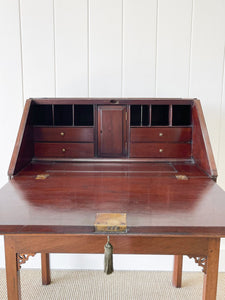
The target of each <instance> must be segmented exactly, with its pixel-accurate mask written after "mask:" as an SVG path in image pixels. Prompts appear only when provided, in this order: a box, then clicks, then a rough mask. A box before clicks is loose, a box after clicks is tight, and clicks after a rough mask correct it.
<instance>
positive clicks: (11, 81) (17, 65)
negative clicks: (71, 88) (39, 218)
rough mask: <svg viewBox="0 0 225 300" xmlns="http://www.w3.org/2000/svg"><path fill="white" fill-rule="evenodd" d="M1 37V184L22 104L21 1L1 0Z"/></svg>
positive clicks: (4, 181)
mask: <svg viewBox="0 0 225 300" xmlns="http://www.w3.org/2000/svg"><path fill="white" fill-rule="evenodd" d="M0 37H1V47H0V104H1V106H0V137H1V147H0V166H1V167H0V187H1V186H2V185H3V184H4V183H6V182H7V170H8V166H9V162H10V159H11V154H12V150H13V147H14V143H15V138H16V134H17V130H18V127H19V122H20V118H21V113H22V108H23V100H22V74H21V51H20V50H21V49H20V25H19V8H18V1H8V0H1V1H0ZM0 256H1V255H0Z"/></svg>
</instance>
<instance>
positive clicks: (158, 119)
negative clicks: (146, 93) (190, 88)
mask: <svg viewBox="0 0 225 300" xmlns="http://www.w3.org/2000/svg"><path fill="white" fill-rule="evenodd" d="M151 125H152V126H168V125H169V105H152V107H151Z"/></svg>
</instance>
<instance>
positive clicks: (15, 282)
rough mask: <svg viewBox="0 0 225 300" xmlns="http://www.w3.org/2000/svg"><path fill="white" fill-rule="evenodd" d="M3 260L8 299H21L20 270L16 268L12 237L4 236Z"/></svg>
mask: <svg viewBox="0 0 225 300" xmlns="http://www.w3.org/2000/svg"><path fill="white" fill-rule="evenodd" d="M5 262H6V278H7V294H8V300H21V287H20V271H19V270H18V269H17V261H16V249H15V244H14V241H13V239H11V238H10V237H8V236H5Z"/></svg>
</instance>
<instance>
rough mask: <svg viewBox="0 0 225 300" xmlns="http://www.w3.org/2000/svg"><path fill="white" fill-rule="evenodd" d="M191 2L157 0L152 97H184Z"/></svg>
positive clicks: (185, 92)
mask: <svg viewBox="0 0 225 300" xmlns="http://www.w3.org/2000/svg"><path fill="white" fill-rule="evenodd" d="M191 17H192V1H190V0H170V1H168V0H159V2H158V39H157V73H156V74H157V77H156V95H157V96H159V97H162V96H163V97H186V96H187V95H188V85H189V62H190V38H191V19H192V18H191Z"/></svg>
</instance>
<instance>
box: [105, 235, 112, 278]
mask: <svg viewBox="0 0 225 300" xmlns="http://www.w3.org/2000/svg"><path fill="white" fill-rule="evenodd" d="M104 248H105V257H104V272H105V273H106V274H107V275H109V274H111V273H112V272H113V246H112V245H111V244H110V242H109V236H108V237H107V243H106V244H105V247H104Z"/></svg>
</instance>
